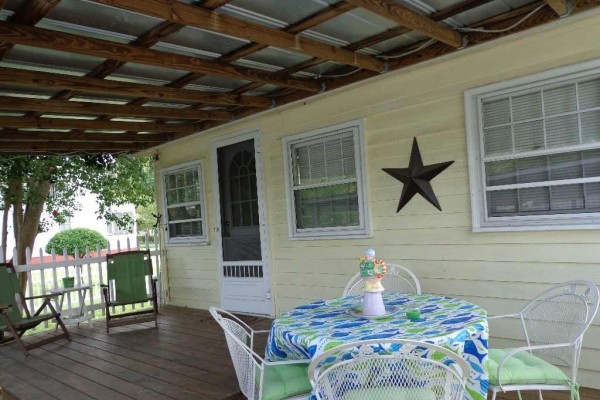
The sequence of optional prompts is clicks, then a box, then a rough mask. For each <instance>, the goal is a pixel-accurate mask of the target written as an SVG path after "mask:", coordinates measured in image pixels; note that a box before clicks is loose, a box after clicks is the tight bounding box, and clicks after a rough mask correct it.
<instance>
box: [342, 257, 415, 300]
mask: <svg viewBox="0 0 600 400" xmlns="http://www.w3.org/2000/svg"><path fill="white" fill-rule="evenodd" d="M381 284H382V285H383V287H384V288H385V290H386V291H390V292H398V293H417V294H421V284H420V283H419V279H418V278H417V276H416V275H415V274H414V273H413V272H412V271H411V270H410V269H408V268H406V267H403V266H402V265H398V264H387V273H386V274H385V275H384V276H383V278H382V279H381ZM364 285H365V283H364V281H363V280H362V278H361V277H360V273H357V274H356V275H354V276H353V277H352V278H351V279H350V281H349V282H348V284H347V285H346V287H345V288H344V296H356V295H359V294H362V293H363V288H364Z"/></svg>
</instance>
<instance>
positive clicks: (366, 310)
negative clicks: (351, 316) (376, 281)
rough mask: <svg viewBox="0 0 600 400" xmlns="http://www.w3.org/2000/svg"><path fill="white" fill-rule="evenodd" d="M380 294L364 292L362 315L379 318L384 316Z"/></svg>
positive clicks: (383, 306)
mask: <svg viewBox="0 0 600 400" xmlns="http://www.w3.org/2000/svg"><path fill="white" fill-rule="evenodd" d="M381 293H382V292H364V298H363V315H368V316H380V315H385V305H384V304H383V297H382V296H381Z"/></svg>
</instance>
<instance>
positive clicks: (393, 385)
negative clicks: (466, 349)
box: [308, 339, 469, 400]
mask: <svg viewBox="0 0 600 400" xmlns="http://www.w3.org/2000/svg"><path fill="white" fill-rule="evenodd" d="M308 376H309V378H310V380H311V383H312V385H313V389H314V391H315V395H316V397H317V399H318V400H338V399H344V400H358V399H360V400H371V399H373V400H378V399H381V398H386V399H387V398H392V397H394V396H399V395H400V393H402V397H401V398H402V399H404V400H425V399H426V400H462V399H463V396H464V390H465V384H466V379H467V378H468V377H469V365H468V364H467V362H466V361H464V360H463V359H462V358H461V357H460V356H458V355H457V354H456V353H454V352H452V351H450V350H448V349H446V348H443V347H440V346H437V345H434V344H429V343H424V342H417V341H412V340H401V339H385V340H366V341H360V342H354V343H348V344H345V345H342V346H338V347H335V348H333V349H330V350H328V351H326V352H324V353H323V354H321V355H319V356H318V357H317V358H315V359H314V360H313V361H312V362H311V364H310V366H309V368H308Z"/></svg>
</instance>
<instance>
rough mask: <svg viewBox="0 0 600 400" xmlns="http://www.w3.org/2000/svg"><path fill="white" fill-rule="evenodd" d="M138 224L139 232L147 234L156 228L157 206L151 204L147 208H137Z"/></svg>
mask: <svg viewBox="0 0 600 400" xmlns="http://www.w3.org/2000/svg"><path fill="white" fill-rule="evenodd" d="M135 214H136V223H137V228H138V231H140V232H142V231H143V232H146V231H149V230H151V229H152V228H154V225H155V224H156V217H155V216H154V215H153V214H156V205H155V204H149V205H147V206H139V207H136V208H135Z"/></svg>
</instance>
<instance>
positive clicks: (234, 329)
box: [209, 307, 311, 400]
mask: <svg viewBox="0 0 600 400" xmlns="http://www.w3.org/2000/svg"><path fill="white" fill-rule="evenodd" d="M209 311H210V314H211V315H212V316H213V318H214V319H215V321H217V323H218V324H219V325H220V326H221V328H223V331H224V332H225V339H226V340H227V347H228V348H229V354H230V355H231V360H232V361H233V367H234V369H235V374H236V375H237V378H238V383H239V385H240V390H241V391H242V393H243V394H244V396H246V397H247V398H248V399H249V400H283V399H287V400H306V399H308V396H309V393H310V389H311V386H310V382H309V380H308V374H307V369H308V362H309V360H293V361H278V362H270V361H266V360H265V359H263V358H262V357H261V356H259V355H258V354H257V353H256V352H255V351H254V350H253V347H254V336H255V334H256V333H267V332H268V331H255V330H253V329H252V328H251V327H249V326H248V325H247V324H246V323H244V322H243V321H242V320H240V319H239V318H238V317H236V316H235V315H233V314H231V313H228V312H227V311H225V310H222V309H220V308H216V307H210V308H209Z"/></svg>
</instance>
